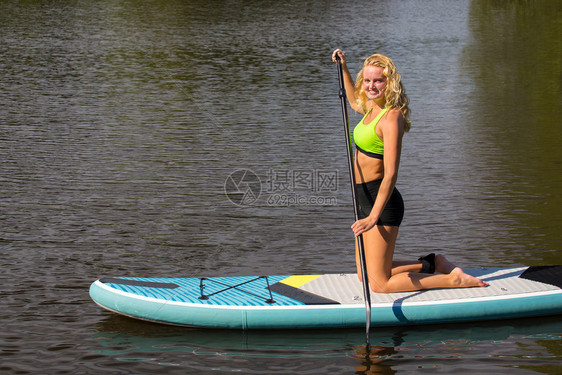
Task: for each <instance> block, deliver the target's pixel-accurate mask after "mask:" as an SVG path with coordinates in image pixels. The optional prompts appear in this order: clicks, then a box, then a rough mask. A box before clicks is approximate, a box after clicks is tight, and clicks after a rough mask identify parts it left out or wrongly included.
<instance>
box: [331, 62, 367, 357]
mask: <svg viewBox="0 0 562 375" xmlns="http://www.w3.org/2000/svg"><path fill="white" fill-rule="evenodd" d="M336 64H337V69H338V77H339V84H340V91H339V97H340V100H341V108H342V117H343V124H344V130H345V144H346V148H347V166H348V168H349V176H350V182H351V196H352V198H353V211H354V214H355V221H357V220H359V202H358V201H357V186H356V185H355V169H354V168H353V150H352V148H351V137H350V134H349V115H348V112H347V95H346V93H345V84H344V77H343V66H342V63H341V60H340V57H339V56H338V55H337V54H336ZM357 247H358V249H359V262H360V265H361V274H362V276H363V296H364V299H365V310H366V313H367V318H366V324H365V326H366V327H365V329H366V335H367V349H369V347H370V334H369V333H370V330H371V292H370V291H369V280H368V279H369V278H368V274H367V260H366V258H365V249H364V245H363V235H362V234H360V235H359V236H357Z"/></svg>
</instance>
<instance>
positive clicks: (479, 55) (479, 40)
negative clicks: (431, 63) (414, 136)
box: [461, 1, 562, 264]
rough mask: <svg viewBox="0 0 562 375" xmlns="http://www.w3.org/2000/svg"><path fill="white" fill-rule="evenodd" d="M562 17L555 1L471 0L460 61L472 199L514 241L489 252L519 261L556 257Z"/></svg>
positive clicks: (561, 163) (560, 203) (560, 243)
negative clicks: (466, 90) (473, 185)
mask: <svg viewBox="0 0 562 375" xmlns="http://www.w3.org/2000/svg"><path fill="white" fill-rule="evenodd" d="M561 19H562V8H561V7H560V3H559V2H557V1H545V2H541V3H540V4H539V3H534V2H488V1H473V2H472V5H471V7H470V13H469V21H468V22H469V27H470V32H471V36H472V40H471V42H470V43H469V44H468V45H467V46H466V47H465V49H464V50H463V57H462V60H461V66H462V71H463V75H464V77H465V79H466V82H467V84H468V85H469V87H471V91H470V92H469V93H468V95H469V97H470V100H468V101H467V102H466V104H467V109H468V111H467V113H466V120H465V122H464V124H463V128H464V131H465V132H466V133H467V136H470V137H471V138H472V139H473V142H471V143H470V146H469V147H467V150H466V154H467V157H469V158H470V163H471V169H472V171H471V172H472V173H473V176H472V178H474V179H475V180H476V187H477V188H478V195H479V196H476V197H475V199H477V201H479V204H480V206H481V208H480V209H481V210H482V211H484V212H489V213H497V216H499V218H500V220H503V221H505V222H506V223H511V225H509V226H507V227H506V228H505V230H506V231H507V233H506V235H508V236H511V237H513V238H514V244H518V245H519V246H520V249H519V251H517V249H513V250H515V251H509V250H510V249H498V250H499V254H497V253H496V255H495V257H497V258H499V259H501V258H500V257H501V256H503V255H506V250H507V254H508V255H510V256H512V257H513V259H514V260H516V261H518V262H521V263H522V264H528V263H531V264H533V263H536V264H539V263H551V264H553V263H554V264H556V263H560V261H561V260H562V259H561V255H560V249H561V247H562V240H561V237H560V222H561V221H562V216H561V215H562V212H561V211H560V207H562V196H561V195H560V194H559V193H558V192H559V191H560V188H561V186H562V173H561V171H562V147H561V140H562V126H561V121H560V119H561V115H562V100H561V99H562V96H561V95H562V94H561V93H562V87H561V85H562V40H561V39H560V35H561V34H562V23H561V22H560V20H561ZM492 36H493V37H492ZM512 246H513V245H512ZM499 259H498V260H499Z"/></svg>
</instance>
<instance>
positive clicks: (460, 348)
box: [94, 315, 562, 374]
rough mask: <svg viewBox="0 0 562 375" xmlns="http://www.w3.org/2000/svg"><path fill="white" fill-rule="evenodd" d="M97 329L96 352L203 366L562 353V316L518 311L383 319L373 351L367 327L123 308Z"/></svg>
mask: <svg viewBox="0 0 562 375" xmlns="http://www.w3.org/2000/svg"><path fill="white" fill-rule="evenodd" d="M96 329H97V331H98V332H97V333H96V335H95V336H94V338H95V339H96V340H97V341H98V342H99V344H100V345H101V349H100V350H98V351H96V353H95V354H103V355H105V356H109V357H113V358H117V359H119V360H121V361H131V360H133V359H134V360H137V361H143V362H146V363H152V364H156V363H161V366H169V365H184V366H185V365H186V364H187V363H189V365H188V367H189V368H197V366H198V365H199V364H201V363H202V362H205V361H209V359H210V358H213V361H216V362H215V363H216V364H217V365H218V366H222V365H223V363H229V362H230V363H231V364H232V366H233V368H236V364H235V363H236V359H237V358H251V359H252V360H254V361H263V362H264V363H268V364H269V366H270V367H271V368H272V369H273V368H275V364H276V363H277V364H281V363H283V362H285V361H290V360H298V361H299V362H298V363H299V364H306V365H303V367H295V368H298V369H300V370H305V369H308V370H309V371H312V372H314V373H326V372H331V371H332V372H335V373H339V372H340V371H344V369H345V368H350V367H353V368H354V369H355V371H356V373H359V374H375V373H382V374H394V373H397V372H401V371H404V372H407V371H412V372H413V371H419V370H430V369H432V368H433V369H435V367H436V365H435V361H436V360H437V359H439V360H442V361H443V362H440V363H441V365H439V366H438V367H440V368H441V369H442V371H445V370H446V369H447V368H448V365H447V364H446V362H445V361H451V362H455V363H456V362H459V361H461V360H465V361H468V360H469V361H474V363H478V361H483V360H486V361H494V362H496V361H497V362H498V363H502V362H503V361H504V357H505V356H506V355H507V356H509V357H510V363H509V367H513V368H515V367H520V366H522V365H523V366H525V367H527V368H534V369H537V370H538V369H540V368H541V366H545V364H547V363H548V362H543V361H546V360H547V359H548V358H550V357H556V356H557V355H559V354H560V347H559V345H557V342H559V340H560V335H561V333H560V332H562V323H561V322H560V320H559V319H557V318H556V317H546V318H543V319H542V320H541V321H540V322H537V321H536V319H516V320H511V321H507V322H503V323H498V322H492V323H476V324H449V325H441V326H431V325H429V326H426V327H400V328H391V327H377V328H376V329H373V331H372V334H371V347H370V350H369V351H368V352H367V351H366V349H365V345H364V344H363V345H362V344H358V343H360V342H361V341H363V340H364V331H363V330H361V329H352V330H313V331H286V330H285V331H268V332H265V331H247V332H242V331H224V330H211V331H209V330H198V329H187V328H177V327H168V326H162V325H156V324H150V323H142V322H138V321H133V320H130V319H128V318H124V317H121V316H117V315H111V316H108V317H107V318H105V319H104V320H102V321H101V322H100V323H98V324H97V325H96ZM518 343H520V344H521V343H522V345H523V347H525V348H526V349H525V350H524V353H521V354H519V355H509V354H508V353H509V352H510V350H512V349H511V348H512V346H513V345H515V346H519V344H518ZM541 348H542V349H541ZM428 353H431V355H430V356H428V355H427V354H428ZM537 353H541V354H539V355H537ZM205 358H207V360H205ZM529 359H534V361H532V362H531V361H530V360H529ZM162 363H163V364H162ZM295 366H301V365H295ZM310 366H316V367H310ZM451 366H453V367H454V366H456V365H455V364H454V363H451ZM453 367H451V369H452V368H453ZM398 369H400V371H399V370H398ZM272 371H273V372H274V373H275V370H272ZM344 372H345V371H344Z"/></svg>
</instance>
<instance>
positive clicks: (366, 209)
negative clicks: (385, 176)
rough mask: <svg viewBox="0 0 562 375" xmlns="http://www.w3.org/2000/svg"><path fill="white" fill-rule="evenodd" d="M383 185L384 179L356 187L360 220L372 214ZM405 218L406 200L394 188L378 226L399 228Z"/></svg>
mask: <svg viewBox="0 0 562 375" xmlns="http://www.w3.org/2000/svg"><path fill="white" fill-rule="evenodd" d="M381 183H382V179H381V180H375V181H369V182H364V183H361V184H356V185H355V186H356V187H357V200H358V201H359V219H364V218H366V217H367V216H369V214H370V213H371V210H372V209H373V205H374V204H375V200H376V199H377V194H378V192H379V188H380V186H381ZM403 218H404V200H403V199H402V195H401V194H400V192H399V191H398V189H396V188H394V190H393V191H392V194H391V195H390V199H389V200H388V202H387V203H386V206H385V207H384V210H383V212H382V214H381V216H380V217H379V221H378V222H377V225H386V226H391V227H399V226H400V223H402V219H403Z"/></svg>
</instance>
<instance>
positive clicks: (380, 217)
mask: <svg viewBox="0 0 562 375" xmlns="http://www.w3.org/2000/svg"><path fill="white" fill-rule="evenodd" d="M337 57H339V58H340V60H341V63H342V67H343V73H344V85H345V91H346V94H347V98H348V100H349V103H350V106H351V108H352V109H353V110H355V111H356V112H358V113H360V114H362V115H364V116H363V119H362V120H361V121H360V122H359V124H357V126H356V127H355V129H354V131H353V141H354V143H355V146H356V151H355V158H354V169H355V184H356V186H357V199H358V201H359V206H360V210H359V220H357V221H356V222H355V223H354V224H353V225H352V226H351V229H352V230H353V232H354V234H355V236H356V237H357V236H359V235H363V243H364V249H365V258H366V262H367V273H368V280H369V285H370V287H371V289H372V290H373V291H374V292H379V293H391V292H406V291H414V290H422V289H433V288H462V287H485V286H487V285H488V284H487V283H485V282H483V281H482V280H480V279H477V278H476V277H473V276H470V275H468V274H466V273H465V272H463V270H462V269H460V268H459V267H456V266H455V265H454V264H452V263H451V262H449V261H448V260H447V259H446V258H445V257H444V256H442V255H435V254H430V255H428V256H426V257H422V258H420V259H419V260H418V261H411V262H410V261H393V259H392V258H393V255H394V247H395V244H396V238H397V236H398V227H399V226H400V223H401V222H402V217H403V215H404V203H403V201H402V196H401V195H400V193H399V192H398V190H397V189H396V188H395V185H396V180H397V177H398V166H399V164H400V153H401V149H402V136H403V135H404V132H407V131H408V130H409V129H410V110H409V108H408V97H407V96H406V93H405V91H404V88H403V86H402V82H401V80H400V74H398V72H397V70H396V67H395V65H394V63H393V62H392V60H390V59H389V58H388V57H386V56H383V55H380V54H374V55H372V56H370V57H368V58H367V59H366V60H365V62H364V63H363V68H362V69H361V72H359V74H358V76H357V80H356V82H355V83H354V82H353V79H352V77H351V74H350V73H349V70H348V69H347V65H346V56H345V52H343V51H342V50H340V49H336V50H335V51H334V52H333V54H332V60H333V61H334V62H335V61H336V59H337ZM356 262H357V270H358V275H359V278H360V279H361V278H362V275H361V267H360V263H359V252H358V249H357V241H356ZM434 272H438V273H439V274H438V275H434V274H433V273H434Z"/></svg>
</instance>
